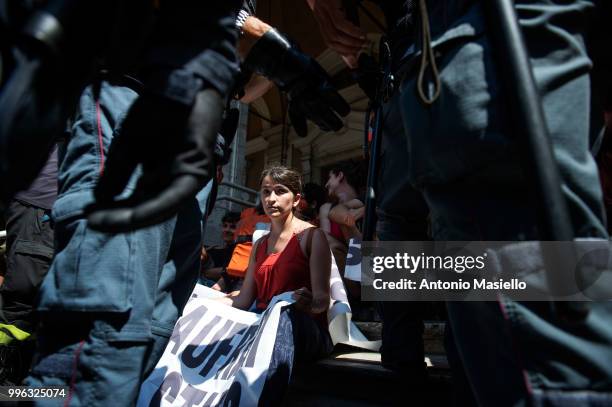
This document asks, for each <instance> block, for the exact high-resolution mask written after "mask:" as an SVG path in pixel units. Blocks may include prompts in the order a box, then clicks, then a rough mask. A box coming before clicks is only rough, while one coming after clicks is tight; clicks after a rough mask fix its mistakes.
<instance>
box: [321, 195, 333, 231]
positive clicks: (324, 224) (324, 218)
mask: <svg viewBox="0 0 612 407" xmlns="http://www.w3.org/2000/svg"><path fill="white" fill-rule="evenodd" d="M330 209H331V204H330V203H329V202H327V203H324V204H323V205H321V207H320V208H319V227H320V228H321V230H323V231H324V232H326V233H330V232H331V224H330V223H329V210H330Z"/></svg>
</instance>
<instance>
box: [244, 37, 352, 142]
mask: <svg viewBox="0 0 612 407" xmlns="http://www.w3.org/2000/svg"><path fill="white" fill-rule="evenodd" d="M244 63H245V65H246V67H247V68H248V69H250V70H252V71H254V72H257V73H259V74H261V75H263V76H265V77H267V78H268V79H271V80H272V81H274V83H276V84H277V85H278V86H279V87H280V89H281V90H283V91H284V92H287V93H288V95H289V118H290V119H291V123H292V124H293V127H294V128H295V131H296V133H297V134H298V136H300V137H305V136H306V134H307V127H306V119H310V120H312V121H313V122H314V123H315V124H316V125H317V126H319V127H320V128H321V130H323V131H332V130H333V131H338V130H340V129H341V128H342V120H341V119H340V118H339V117H338V116H337V115H340V116H346V115H347V114H349V112H350V110H351V108H350V106H349V105H348V103H346V101H345V100H344V99H343V98H342V96H340V94H339V93H338V92H337V91H336V89H335V88H334V87H333V86H332V84H331V83H330V77H329V75H328V74H327V72H325V70H324V69H323V68H321V66H320V65H319V64H318V63H317V61H315V60H314V59H313V58H311V57H309V56H307V55H305V54H303V53H301V52H300V51H299V50H298V49H297V47H295V46H294V45H292V44H291V43H290V42H289V41H288V40H287V39H286V38H285V37H283V36H282V35H281V34H280V33H279V32H278V31H276V30H275V29H270V30H269V31H268V32H266V33H265V34H264V35H263V36H262V37H261V38H260V39H259V40H258V41H257V42H256V43H255V45H254V46H253V48H252V49H251V51H250V52H249V55H248V56H247V58H246V60H245V62H244Z"/></svg>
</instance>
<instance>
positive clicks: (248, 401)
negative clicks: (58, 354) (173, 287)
mask: <svg viewBox="0 0 612 407" xmlns="http://www.w3.org/2000/svg"><path fill="white" fill-rule="evenodd" d="M217 295H218V292H216V291H214V290H212V289H210V288H208V287H204V286H201V285H198V286H197V287H196V290H194V293H193V294H192V296H191V298H190V300H189V302H188V303H187V305H186V307H185V310H184V312H183V316H182V317H181V318H180V319H179V320H178V322H177V324H176V326H175V328H174V331H173V333H172V336H171V337H170V341H169V343H168V346H167V347H166V350H165V351H164V354H163V355H162V357H161V359H160V360H159V362H158V363H157V365H156V367H155V370H154V371H153V373H151V375H150V376H149V377H148V378H147V379H146V380H145V381H144V383H143V384H142V387H141V389H140V395H139V397H138V402H137V406H139V407H144V406H179V405H180V406H183V405H190V406H217V405H223V406H226V405H231V406H254V405H257V402H258V400H259V396H260V395H261V391H262V390H263V385H264V380H265V378H266V373H267V370H268V366H269V365H270V359H271V357H272V350H273V348H274V341H275V338H276V331H277V328H278V321H279V317H280V312H281V308H282V307H284V306H287V305H289V304H290V303H291V302H293V301H292V300H291V296H290V294H289V293H286V294H283V295H280V296H277V297H275V298H274V299H273V300H272V302H271V303H270V306H269V307H268V308H267V309H266V311H265V312H263V313H262V314H255V313H253V312H247V311H242V310H239V309H236V308H232V307H229V306H227V305H225V304H222V303H220V302H217V301H214V300H212V299H211V298H210V297H211V296H217Z"/></svg>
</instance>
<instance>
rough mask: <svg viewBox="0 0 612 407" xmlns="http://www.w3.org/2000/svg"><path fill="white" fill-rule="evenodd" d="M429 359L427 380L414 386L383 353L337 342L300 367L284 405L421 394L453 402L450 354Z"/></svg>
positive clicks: (359, 402) (367, 402)
mask: <svg viewBox="0 0 612 407" xmlns="http://www.w3.org/2000/svg"><path fill="white" fill-rule="evenodd" d="M425 362H426V364H427V371H428V376H429V377H428V380H427V383H425V384H419V385H418V386H414V387H413V386H412V384H411V383H406V380H407V379H406V378H399V377H398V376H397V375H396V374H394V372H392V371H390V370H388V369H385V368H384V367H382V366H381V365H380V353H378V352H363V351H360V350H358V349H355V348H350V347H347V346H337V347H336V349H335V351H334V353H333V354H332V355H331V356H330V357H328V358H327V359H324V360H321V361H319V362H317V363H316V364H314V365H311V366H300V367H297V368H296V371H295V374H294V378H293V380H292V383H291V385H290V388H289V392H288V394H287V397H286V399H285V403H284V404H283V405H284V406H287V407H293V406H296V407H301V406H310V405H313V406H314V405H328V404H329V405H334V406H336V405H338V406H358V407H359V406H391V405H398V403H399V404H400V405H410V403H406V404H405V403H404V401H410V400H412V401H414V400H416V399H418V398H419V397H424V399H425V400H426V401H427V404H428V405H430V404H431V405H447V404H449V403H450V389H451V377H450V370H449V368H448V362H447V360H446V356H445V355H443V354H427V355H426V357H425ZM417 394H418V395H417ZM419 400H421V402H422V400H423V399H419Z"/></svg>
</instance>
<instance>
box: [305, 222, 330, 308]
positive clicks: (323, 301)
mask: <svg viewBox="0 0 612 407" xmlns="http://www.w3.org/2000/svg"><path fill="white" fill-rule="evenodd" d="M311 233H314V236H313V238H312V248H311V252H310V259H309V263H310V285H311V286H312V304H311V309H310V311H311V312H312V313H313V314H320V313H322V312H325V311H327V308H328V307H329V301H330V299H329V298H330V297H329V295H330V294H329V279H330V275H331V251H330V250H329V245H328V244H327V239H326V238H325V235H324V234H323V232H321V231H320V230H318V229H315V230H313V231H312V232H311Z"/></svg>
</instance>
